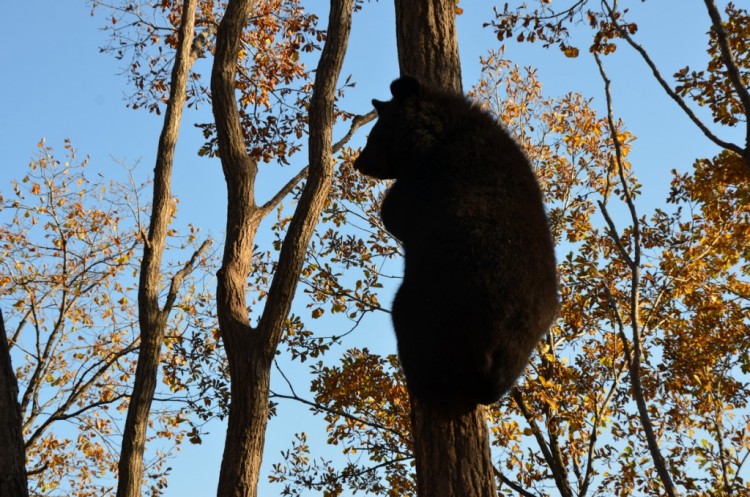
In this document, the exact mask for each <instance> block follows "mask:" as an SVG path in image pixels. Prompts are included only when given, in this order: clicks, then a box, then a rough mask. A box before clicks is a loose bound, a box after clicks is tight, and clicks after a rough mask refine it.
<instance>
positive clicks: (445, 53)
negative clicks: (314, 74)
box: [395, 0, 462, 92]
mask: <svg viewBox="0 0 750 497" xmlns="http://www.w3.org/2000/svg"><path fill="white" fill-rule="evenodd" d="M395 4H396V43H397V45H398V65H399V67H400V68H401V74H402V75H409V76H414V77H416V78H417V79H419V80H420V81H422V82H424V83H428V84H430V85H431V86H434V87H435V88H444V89H446V90H453V91H456V92H460V91H462V85H461V60H460V58H459V55H458V38H457V36H456V22H455V17H456V16H455V2H453V1H452V0H395Z"/></svg>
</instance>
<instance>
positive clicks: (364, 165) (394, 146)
mask: <svg viewBox="0 0 750 497" xmlns="http://www.w3.org/2000/svg"><path fill="white" fill-rule="evenodd" d="M424 93H425V89H424V88H423V87H422V85H421V84H420V83H419V81H417V80H416V79H415V78H412V77H410V76H404V77H401V78H399V79H397V80H395V81H394V82H393V83H391V94H392V95H393V99H392V100H390V101H388V102H382V101H380V100H373V101H372V105H373V107H375V110H376V111H377V113H378V120H377V122H376V123H375V126H373V128H372V130H371V131H370V135H369V137H368V138H367V144H366V145H365V147H364V148H363V149H362V151H361V152H360V153H359V157H358V158H357V160H355V161H354V168H355V169H356V170H357V171H359V172H361V173H363V174H366V175H368V176H372V177H374V178H378V179H395V178H397V177H398V176H399V173H400V171H402V170H403V167H405V166H407V167H408V163H409V162H411V161H412V160H413V159H414V156H415V154H416V153H418V151H419V149H420V148H421V147H420V143H421V142H420V139H419V134H420V130H421V129H422V127H421V125H420V119H419V117H420V106H421V103H422V102H421V100H422V97H423V95H424ZM423 141H424V140H422V142H423Z"/></svg>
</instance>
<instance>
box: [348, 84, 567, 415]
mask: <svg viewBox="0 0 750 497" xmlns="http://www.w3.org/2000/svg"><path fill="white" fill-rule="evenodd" d="M391 93H392V94H393V99H392V100H391V101H389V102H381V101H378V100H373V102H372V103H373V105H374V106H375V109H376V110H377V113H378V120H377V122H376V124H375V126H374V127H373V128H372V131H371V132H370V135H369V137H368V139H367V144H366V145H365V147H364V149H363V150H362V152H361V153H360V154H359V157H358V158H357V160H356V161H355V162H354V167H355V169H357V170H358V171H360V172H362V173H364V174H366V175H368V176H372V177H375V178H380V179H395V180H396V181H395V182H394V183H393V184H392V185H391V187H390V188H389V189H388V191H387V192H386V195H385V198H384V200H383V204H382V206H381V217H382V221H383V225H384V226H385V228H386V229H387V230H388V231H389V232H390V233H391V234H393V236H395V237H396V238H397V239H398V240H400V241H401V243H402V245H403V249H404V259H405V260H404V279H403V282H402V284H401V287H400V288H399V290H398V292H397V294H396V298H395V300H394V302H393V307H392V319H393V327H394V329H395V332H396V338H397V341H398V352H399V358H400V360H401V366H402V368H403V370H404V374H405V375H406V381H407V387H408V388H409V391H410V392H411V393H412V395H414V396H416V397H417V398H419V399H420V400H422V401H423V402H425V403H428V404H432V405H447V404H454V403H455V402H463V403H473V404H477V403H479V404H491V403H493V402H496V401H497V400H498V399H499V398H500V397H501V396H502V395H503V394H504V393H505V392H506V391H508V389H510V388H511V387H512V386H513V384H514V383H515V381H516V379H517V378H518V376H520V374H521V373H522V372H523V370H524V368H525V367H526V364H527V363H528V360H529V357H530V355H531V353H532V352H533V350H534V348H535V346H536V344H537V342H538V341H539V339H540V338H541V337H542V336H543V335H544V334H545V333H546V332H547V329H548V328H549V326H550V325H551V323H552V321H553V319H554V317H555V314H556V312H557V307H558V300H557V273H556V268H555V255H554V244H553V241H552V236H551V234H550V230H549V227H548V224H547V217H546V214H545V211H544V205H543V203H542V194H541V191H540V189H539V185H538V184H537V181H536V177H535V175H534V172H533V170H532V168H531V165H530V163H529V161H528V159H527V158H526V156H525V154H524V153H523V151H522V150H521V148H520V147H519V145H518V144H517V143H516V142H515V141H514V140H513V139H512V138H511V137H510V135H508V133H507V132H506V131H505V129H503V127H502V126H501V125H500V124H499V123H498V122H497V120H496V119H495V118H494V117H493V116H492V115H491V114H489V113H488V112H486V111H484V110H482V109H481V108H479V107H478V106H476V105H474V104H472V103H471V102H470V101H469V100H467V99H466V98H465V97H464V96H463V95H460V94H452V93H448V92H444V91H438V90H435V89H431V88H429V87H426V86H424V85H422V84H420V82H419V81H417V80H416V79H414V78H411V77H402V78H400V79H397V80H395V81H394V82H393V83H392V84H391Z"/></svg>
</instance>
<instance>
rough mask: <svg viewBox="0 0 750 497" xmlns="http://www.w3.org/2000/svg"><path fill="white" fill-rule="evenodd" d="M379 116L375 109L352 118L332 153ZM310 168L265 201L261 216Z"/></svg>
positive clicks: (286, 193) (288, 191)
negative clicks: (346, 130) (349, 125)
mask: <svg viewBox="0 0 750 497" xmlns="http://www.w3.org/2000/svg"><path fill="white" fill-rule="evenodd" d="M376 117H377V113H376V112H375V111H374V110H373V111H370V112H368V113H367V114H364V115H361V116H356V117H355V118H354V119H352V125H351V127H350V128H349V131H348V132H347V133H346V135H344V137H343V138H341V140H339V141H337V142H336V143H335V144H334V145H333V147H331V154H335V153H336V152H338V151H339V150H341V148H342V147H343V146H344V145H346V144H347V143H348V142H349V140H351V138H352V136H354V133H355V132H356V131H357V130H358V129H359V128H360V127H362V126H363V125H365V124H367V123H369V122H370V121H372V120H373V119H375V118H376ZM309 170H310V166H305V167H304V168H302V170H301V171H300V172H298V173H297V174H296V175H295V176H294V177H293V178H292V179H290V180H289V181H287V183H286V184H285V185H284V186H283V187H281V189H280V190H279V191H278V192H277V193H276V195H274V196H273V197H272V198H271V199H270V200H269V201H268V202H266V203H264V204H263V205H262V206H261V207H260V211H261V216H262V217H265V216H267V215H268V214H269V213H270V212H271V211H272V210H274V209H275V208H276V206H277V205H279V203H280V202H281V201H282V200H283V199H284V197H286V196H287V195H289V193H291V191H292V190H294V187H296V186H297V184H299V182H300V181H302V180H303V179H305V178H306V177H307V173H308V172H309Z"/></svg>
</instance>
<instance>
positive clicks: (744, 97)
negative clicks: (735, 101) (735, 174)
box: [704, 0, 750, 167]
mask: <svg viewBox="0 0 750 497" xmlns="http://www.w3.org/2000/svg"><path fill="white" fill-rule="evenodd" d="M704 2H705V4H706V8H707V9H708V15H709V17H711V24H712V26H713V30H714V33H716V40H717V41H718V42H719V49H720V50H721V58H722V62H724V67H726V68H727V73H728V74H729V80H730V81H731V82H732V87H733V88H734V91H735V92H737V97H738V98H739V100H740V102H741V103H742V109H743V111H744V112H745V150H744V153H743V154H741V155H742V156H743V157H744V158H745V160H746V162H748V166H749V167H750V92H748V90H747V87H746V86H745V85H744V84H743V82H742V75H741V74H740V69H739V67H738V66H737V61H736V60H735V59H734V54H733V53H732V49H731V48H730V47H729V39H728V38H727V32H726V30H725V29H724V23H723V22H722V20H721V15H720V14H719V9H717V8H716V3H715V2H714V1H713V0H704Z"/></svg>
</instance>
